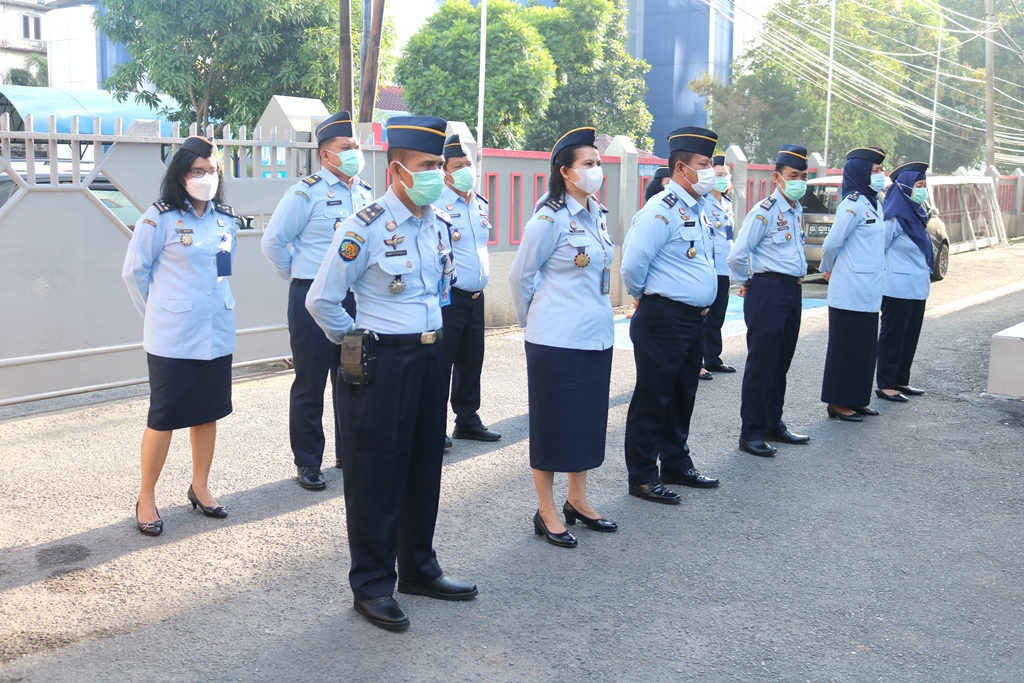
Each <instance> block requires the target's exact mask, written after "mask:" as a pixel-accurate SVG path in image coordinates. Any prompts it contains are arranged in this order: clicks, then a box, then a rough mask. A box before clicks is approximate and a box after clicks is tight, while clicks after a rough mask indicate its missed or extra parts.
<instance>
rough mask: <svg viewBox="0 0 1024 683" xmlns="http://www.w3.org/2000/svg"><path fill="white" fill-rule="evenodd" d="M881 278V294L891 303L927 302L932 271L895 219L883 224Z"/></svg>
mask: <svg viewBox="0 0 1024 683" xmlns="http://www.w3.org/2000/svg"><path fill="white" fill-rule="evenodd" d="M885 230H886V236H885V237H886V239H885V276H884V278H883V285H882V294H884V295H885V296H887V297H889V298H892V299H918V300H924V299H927V298H928V294H929V293H930V292H931V282H932V271H931V269H930V268H929V267H928V261H926V260H925V258H924V254H922V253H921V250H920V249H918V248H917V245H916V244H914V240H912V239H910V238H909V237H907V233H905V232H903V226H901V225H900V224H899V221H897V220H896V219H895V218H890V219H889V220H887V221H886V222H885Z"/></svg>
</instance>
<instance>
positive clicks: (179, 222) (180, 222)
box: [178, 218, 185, 228]
mask: <svg viewBox="0 0 1024 683" xmlns="http://www.w3.org/2000/svg"><path fill="white" fill-rule="evenodd" d="M183 225H185V221H183V220H181V219H180V218H179V219H178V227H179V228H180V227H182V226H183Z"/></svg>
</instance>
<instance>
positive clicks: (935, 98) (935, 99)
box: [928, 12, 943, 171]
mask: <svg viewBox="0 0 1024 683" xmlns="http://www.w3.org/2000/svg"><path fill="white" fill-rule="evenodd" d="M942 19H943V16H942V12H939V47H938V48H937V49H936V50H935V93H934V94H933V95H932V142H931V147H930V148H929V150H928V170H929V171H932V167H933V166H934V165H935V120H936V118H937V117H938V112H939V67H940V66H941V63H942Z"/></svg>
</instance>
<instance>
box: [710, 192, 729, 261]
mask: <svg viewBox="0 0 1024 683" xmlns="http://www.w3.org/2000/svg"><path fill="white" fill-rule="evenodd" d="M704 213H705V215H707V217H708V220H709V221H710V222H711V228H712V230H714V233H715V273H717V274H718V275H728V274H729V261H728V258H729V252H730V250H731V249H732V243H733V240H731V239H729V235H732V234H733V226H734V224H735V219H734V218H733V215H732V201H730V200H729V198H728V197H726V196H725V195H724V194H723V195H722V199H721V200H718V199H716V198H715V195H714V194H713V193H711V192H709V193H708V194H706V195H704ZM733 236H734V237H735V235H733Z"/></svg>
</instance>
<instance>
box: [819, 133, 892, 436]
mask: <svg viewBox="0 0 1024 683" xmlns="http://www.w3.org/2000/svg"><path fill="white" fill-rule="evenodd" d="M883 161H885V152H883V151H882V150H880V149H878V148H875V147H861V148H858V149H855V150H852V151H851V152H850V153H849V154H847V155H846V165H845V166H844V167H843V188H842V193H843V201H842V202H840V204H839V207H838V208H836V218H835V222H834V223H833V224H832V229H831V230H829V233H828V237H826V238H825V243H824V244H823V245H822V248H821V265H820V266H819V267H818V268H819V270H821V272H823V273H824V274H825V280H826V281H827V282H828V351H827V352H826V355H825V373H824V377H823V378H822V382H821V400H822V401H823V402H824V403H827V404H828V415H829V417H834V418H837V419H839V420H843V421H846V422H861V421H863V418H862V417H861V415H877V414H878V411H876V410H874V409H872V408H871V407H870V406H869V405H868V404H869V403H870V402H871V379H872V375H873V374H874V370H875V356H876V351H877V347H878V311H879V309H880V308H881V306H882V272H883V269H884V267H885V223H884V222H883V219H882V207H881V206H880V205H879V203H878V199H877V194H878V193H879V192H881V191H882V190H883V189H885V174H884V173H883V172H882V162H883Z"/></svg>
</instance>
